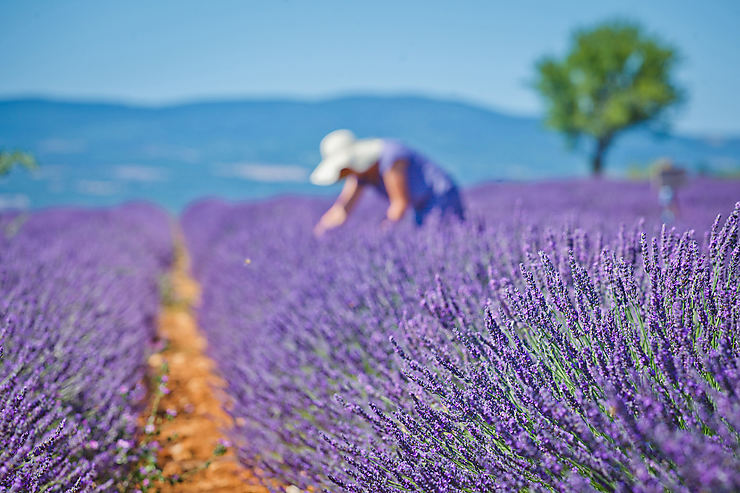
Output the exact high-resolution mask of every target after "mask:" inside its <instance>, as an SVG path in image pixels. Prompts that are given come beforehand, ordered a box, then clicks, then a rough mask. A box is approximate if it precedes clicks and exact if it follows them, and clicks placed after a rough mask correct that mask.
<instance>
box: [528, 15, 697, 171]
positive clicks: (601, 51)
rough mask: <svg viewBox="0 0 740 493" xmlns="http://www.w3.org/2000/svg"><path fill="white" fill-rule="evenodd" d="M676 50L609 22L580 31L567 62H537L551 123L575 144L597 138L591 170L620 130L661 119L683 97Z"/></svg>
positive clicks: (636, 30) (627, 26)
mask: <svg viewBox="0 0 740 493" xmlns="http://www.w3.org/2000/svg"><path fill="white" fill-rule="evenodd" d="M677 62H678V55H677V53H676V50H675V49H674V48H673V47H671V46H669V45H667V44H665V43H663V42H662V41H660V40H659V39H657V38H655V37H653V36H650V35H648V34H646V33H645V32H643V30H642V29H641V28H640V27H639V26H638V25H637V24H633V23H630V22H624V21H613V22H607V23H605V24H602V25H600V26H597V27H595V28H593V29H581V30H578V31H576V32H575V34H574V36H573V43H572V47H571V49H570V52H569V53H568V54H567V55H566V56H565V58H563V59H558V58H555V57H545V58H543V59H542V60H540V61H539V62H538V63H537V72H538V78H537V81H536V83H535V87H536V88H537V89H538V91H539V92H540V93H541V94H542V97H543V98H544V100H545V102H546V105H547V116H546V123H547V125H548V126H549V127H550V128H553V129H554V130H557V131H559V132H562V133H563V134H564V135H565V137H566V139H567V140H568V143H569V144H571V145H573V144H575V143H576V142H577V141H578V140H579V139H581V138H582V137H590V138H593V139H594V140H595V144H596V145H595V151H594V153H593V156H592V169H593V171H594V173H596V174H598V173H600V172H601V169H602V159H603V156H604V154H605V152H606V150H607V149H608V147H609V145H610V144H611V143H612V141H613V138H614V136H615V135H616V134H618V133H619V132H622V131H623V130H625V129H628V128H630V127H633V126H635V125H638V124H641V123H644V122H649V121H657V120H658V119H659V118H661V117H663V116H664V113H665V109H666V108H668V107H669V106H671V105H673V104H675V103H677V102H679V101H681V100H682V99H683V93H682V91H681V89H680V88H678V87H677V86H676V84H675V83H674V82H673V81H672V71H673V69H674V67H675V65H676V63H677Z"/></svg>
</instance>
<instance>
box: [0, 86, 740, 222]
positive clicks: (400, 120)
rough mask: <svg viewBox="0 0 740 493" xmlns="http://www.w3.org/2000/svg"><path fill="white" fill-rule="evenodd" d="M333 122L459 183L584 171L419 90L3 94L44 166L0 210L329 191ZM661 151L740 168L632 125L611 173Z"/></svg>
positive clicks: (12, 124) (531, 130) (511, 123)
mask: <svg viewBox="0 0 740 493" xmlns="http://www.w3.org/2000/svg"><path fill="white" fill-rule="evenodd" d="M341 127H346V128H350V129H352V130H353V131H355V133H356V134H357V135H358V136H361V137H364V136H392V137H396V138H400V139H402V140H405V141H406V142H408V143H409V144H411V145H414V146H416V147H418V148H419V149H421V150H422V151H423V152H425V153H426V154H428V155H429V156H431V157H433V158H435V159H436V160H437V161H438V162H439V163H441V164H442V165H443V166H444V167H445V168H446V169H448V170H449V171H450V172H451V174H452V175H453V176H455V178H456V179H457V180H458V181H459V182H461V183H463V184H472V183H477V182H480V181H484V180H518V179H533V178H556V177H573V176H585V175H586V174H587V173H588V165H587V160H586V154H585V152H583V153H581V154H578V153H571V152H569V151H568V150H567V149H566V148H565V146H564V144H563V141H562V139H561V137H560V136H559V135H557V134H555V133H552V132H549V131H547V130H546V129H544V128H543V126H542V123H541V122H540V121H538V120H536V119H533V118H524V117H516V116H511V115H506V114H502V113H498V112H496V111H492V110H489V109H484V108H480V107H476V106H473V105H470V104H464V103H459V102H452V101H441V100H435V99H428V98H422V97H375V96H363V97H347V98H340V99H333V100H328V101H320V102H301V101H287V100H286V101H223V102H202V103H192V104H181V105H173V106H163V107H145V106H131V105H123V104H103V103H78V102H58V101H48V100H41V99H23V100H11V101H0V148H22V149H25V150H29V151H31V152H33V153H34V154H35V155H36V157H37V159H38V160H39V162H40V163H41V171H40V172H39V173H38V174H37V175H36V176H30V175H28V173H25V172H24V171H23V170H16V171H14V172H13V174H12V175H11V176H10V177H8V178H5V179H3V180H0V207H2V206H3V205H5V206H8V205H16V206H25V205H30V206H32V207H38V206H46V205H53V204H60V203H77V204H85V205H101V204H110V203H116V202H120V201H121V200H126V199H135V198H145V199H150V200H154V201H157V202H159V203H161V204H163V205H165V206H166V207H168V208H170V209H171V210H178V209H180V208H181V207H182V206H183V205H184V204H185V203H187V202H188V201H190V200H192V199H193V198H196V197H200V196H203V195H221V196H224V197H227V198H260V197H264V196H267V195H273V194H277V193H326V192H328V191H327V190H325V189H320V188H318V187H313V186H311V185H310V184H308V183H307V174H308V171H309V170H310V169H311V168H312V167H313V166H315V165H316V163H317V162H318V161H319V152H318V143H319V141H320V139H321V137H322V136H323V135H325V134H326V133H327V132H329V131H331V130H333V129H335V128H341ZM663 156H666V157H671V158H673V159H674V160H675V161H677V162H679V163H682V164H685V165H687V166H689V167H690V168H691V169H693V170H703V171H707V172H720V173H727V172H737V171H738V170H740V138H737V137H735V138H725V139H710V138H700V137H688V136H664V137H660V138H656V137H655V136H653V135H652V134H650V133H649V132H648V131H647V130H634V131H632V132H630V133H629V134H628V135H625V136H624V137H622V138H621V139H619V140H618V141H617V143H616V145H615V147H614V149H613V150H612V152H610V154H609V155H608V156H607V160H608V162H607V172H608V173H611V174H615V175H624V174H625V173H626V172H627V170H628V169H629V168H630V167H631V166H640V165H643V166H644V165H646V164H648V163H650V162H652V161H653V160H655V159H656V158H659V157H663Z"/></svg>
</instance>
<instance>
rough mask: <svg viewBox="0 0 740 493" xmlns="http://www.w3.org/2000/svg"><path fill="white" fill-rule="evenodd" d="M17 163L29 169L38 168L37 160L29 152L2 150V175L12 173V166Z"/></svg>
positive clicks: (0, 168)
mask: <svg viewBox="0 0 740 493" xmlns="http://www.w3.org/2000/svg"><path fill="white" fill-rule="evenodd" d="M16 164H19V165H21V166H25V167H26V168H28V169H34V168H36V160H35V159H34V158H33V156H32V155H30V154H28V153H27V152H21V151H0V176H3V175H6V174H8V173H10V170H11V168H13V166H15V165H16Z"/></svg>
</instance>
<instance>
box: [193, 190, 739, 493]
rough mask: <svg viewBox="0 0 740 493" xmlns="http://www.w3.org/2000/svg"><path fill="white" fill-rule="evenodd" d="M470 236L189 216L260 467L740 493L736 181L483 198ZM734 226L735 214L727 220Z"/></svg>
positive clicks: (230, 210) (277, 215) (254, 211)
mask: <svg viewBox="0 0 740 493" xmlns="http://www.w3.org/2000/svg"><path fill="white" fill-rule="evenodd" d="M466 199H467V204H468V219H467V221H466V222H465V223H462V224H459V223H455V222H453V223H442V222H439V221H431V222H430V223H429V224H427V225H425V226H424V227H422V228H420V229H414V228H412V227H411V226H410V225H409V226H408V227H405V226H404V227H400V228H397V229H396V230H392V231H382V230H380V229H379V228H376V227H374V226H373V224H375V223H378V222H379V221H380V219H381V216H380V214H381V212H382V208H373V207H371V204H366V205H367V207H366V208H365V209H363V211H361V212H360V214H359V215H361V216H363V218H362V219H359V218H353V220H352V221H351V222H350V224H349V225H347V226H346V227H345V228H343V229H342V230H340V231H337V232H335V233H332V234H329V235H327V236H326V237H323V238H320V239H315V238H313V237H312V236H311V233H310V232H311V227H312V225H313V223H314V222H315V220H316V219H317V218H318V216H319V215H320V213H321V212H322V210H323V208H324V207H326V203H324V202H323V201H319V200H313V199H308V198H281V199H274V200H270V201H266V202H262V203H254V204H233V205H229V204H226V203H222V202H219V201H204V202H200V203H198V204H196V205H194V206H191V207H190V208H189V209H188V210H187V211H186V213H185V214H184V216H183V218H182V225H183V229H184V232H185V235H186V240H187V245H188V247H189V249H190V252H191V255H192V257H193V261H194V272H195V275H196V277H197V279H198V280H199V281H200V283H201V284H202V288H203V299H202V304H201V307H200V311H199V319H200V325H201V327H202V328H203V330H204V331H205V333H206V336H207V338H208V341H209V345H210V346H209V347H210V353H211V355H212V357H213V358H214V360H215V361H217V362H218V365H219V369H220V372H221V373H222V375H223V377H224V378H225V380H226V382H227V384H228V387H227V392H228V395H229V396H230V399H231V400H233V408H232V409H231V411H230V412H231V413H232V415H233V416H234V417H235V418H237V419H236V422H237V426H236V428H235V429H234V430H233V431H232V436H231V438H232V439H233V441H234V443H235V444H236V445H237V447H238V454H239V458H240V459H241V461H242V462H243V463H245V464H247V465H249V466H250V467H256V469H257V471H258V472H259V473H260V474H261V475H262V477H263V479H264V480H265V482H266V484H271V485H273V487H274V489H275V490H282V488H283V486H280V487H278V486H274V485H286V484H293V485H296V486H298V487H299V488H301V489H308V488H313V489H314V491H315V490H316V489H317V488H318V489H322V488H325V489H326V490H327V491H363V492H385V491H389V492H390V491H394V492H395V491H425V492H447V491H449V492H452V491H468V492H474V491H654V492H663V491H728V492H729V491H737V490H738V489H740V435H739V432H740V399H739V398H738V395H739V394H738V393H739V392H740V378H739V377H740V374H739V373H738V372H739V368H740V367H739V364H740V352H739V349H740V341H739V340H738V329H740V246H739V244H738V215H739V214H740V204H738V203H736V202H737V201H738V200H739V199H740V187H739V186H738V183H737V182H719V181H709V180H698V181H695V182H693V183H692V184H691V186H689V187H688V188H687V189H685V190H682V193H681V195H680V216H679V219H678V220H677V222H676V223H675V224H674V225H672V226H670V227H661V224H660V220H659V212H660V211H659V210H658V207H657V204H656V201H655V195H654V191H652V190H651V189H650V188H649V186H648V185H647V184H639V183H638V184H636V183H612V182H598V181H595V182H575V183H574V182H562V183H549V184H536V185H532V184H521V185H512V184H507V185H504V184H501V185H496V184H494V185H486V186H482V187H479V188H476V189H473V190H470V191H468V193H467V194H466ZM717 214H722V218H721V219H719V220H717V221H715V218H716V217H717Z"/></svg>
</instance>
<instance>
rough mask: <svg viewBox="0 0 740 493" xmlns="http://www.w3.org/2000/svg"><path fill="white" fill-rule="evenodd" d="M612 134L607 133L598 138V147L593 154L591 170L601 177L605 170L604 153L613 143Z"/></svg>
mask: <svg viewBox="0 0 740 493" xmlns="http://www.w3.org/2000/svg"><path fill="white" fill-rule="evenodd" d="M611 140H612V137H611V135H605V136H603V137H600V138H599V139H597V140H596V149H595V150H594V154H593V156H591V172H592V174H593V175H594V176H596V177H599V176H601V173H602V172H603V171H604V155H605V154H606V150H607V149H608V148H609V144H610V143H611Z"/></svg>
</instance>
